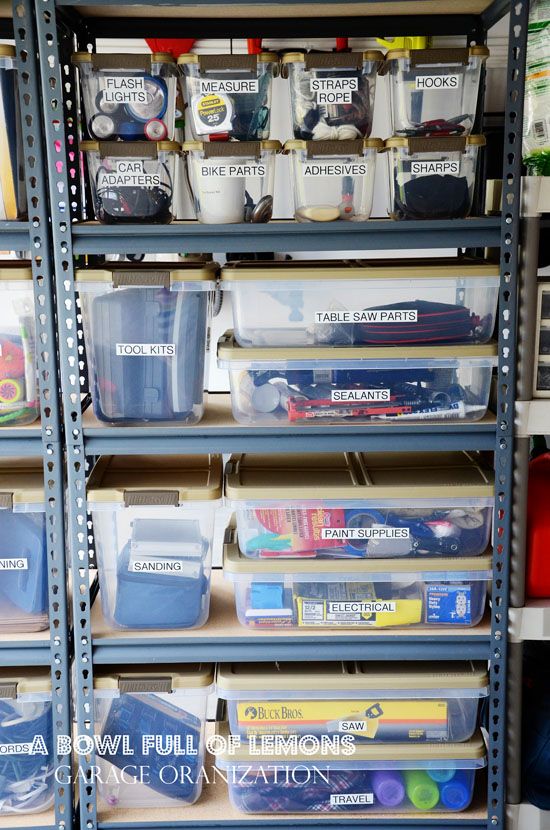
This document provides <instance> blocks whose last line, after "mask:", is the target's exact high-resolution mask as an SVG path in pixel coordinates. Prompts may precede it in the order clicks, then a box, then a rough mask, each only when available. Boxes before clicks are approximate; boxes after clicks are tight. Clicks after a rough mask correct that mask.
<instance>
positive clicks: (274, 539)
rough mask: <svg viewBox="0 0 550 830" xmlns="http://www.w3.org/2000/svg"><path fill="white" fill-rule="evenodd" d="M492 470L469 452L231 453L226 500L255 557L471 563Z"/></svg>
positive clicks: (490, 495)
mask: <svg viewBox="0 0 550 830" xmlns="http://www.w3.org/2000/svg"><path fill="white" fill-rule="evenodd" d="M494 490H495V488H494V473H493V471H492V470H489V469H487V468H486V467H484V466H482V463H481V461H480V459H478V458H477V457H476V456H475V455H470V454H468V453H461V452H447V453H364V454H362V455H356V454H355V453H320V454H318V455H314V454H312V453H305V454H304V453H300V454H299V455H295V454H286V453H285V454H281V455H279V454H278V455H252V454H245V455H235V456H232V458H231V459H230V461H229V462H228V464H227V466H226V473H225V495H226V500H227V503H228V505H229V506H230V507H231V508H232V509H233V511H234V512H235V514H236V521H237V537H238V542H239V549H240V551H241V552H242V553H243V554H244V555H245V556H247V557H249V558H252V559H273V558H277V557H282V558H285V557H286V558H288V557H292V558H300V559H310V558H315V557H319V558H323V559H327V558H328V559H330V558H340V559H354V558H369V559H380V558H388V557H391V558H394V557H398V556H399V557H400V556H424V557H425V556H435V555H441V556H478V555H480V554H482V553H483V552H484V551H485V550H486V548H487V545H488V544H489V539H490V536H491V526H492V517H493V502H494Z"/></svg>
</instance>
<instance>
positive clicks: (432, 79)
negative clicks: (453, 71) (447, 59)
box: [415, 75, 459, 90]
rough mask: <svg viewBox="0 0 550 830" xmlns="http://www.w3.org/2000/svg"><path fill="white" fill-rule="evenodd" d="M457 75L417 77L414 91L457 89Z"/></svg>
mask: <svg viewBox="0 0 550 830" xmlns="http://www.w3.org/2000/svg"><path fill="white" fill-rule="evenodd" d="M458 83H459V76H458V75H418V76H417V78H416V79H415V89H434V90H436V89H437V90H445V89H458Z"/></svg>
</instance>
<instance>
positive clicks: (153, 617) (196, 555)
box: [87, 455, 223, 629]
mask: <svg viewBox="0 0 550 830" xmlns="http://www.w3.org/2000/svg"><path fill="white" fill-rule="evenodd" d="M222 467H223V465H222V459H221V456H219V455H212V456H204V455H198V456H170V455H161V456H141V455H138V456H102V457H101V458H100V460H99V461H98V462H97V464H96V465H95V467H94V469H93V471H92V474H91V476H90V479H89V482H88V487H87V493H88V509H89V510H90V512H91V514H92V522H93V528H94V538H95V542H96V550H97V557H98V570H99V585H100V589H101V590H100V596H101V606H102V609H103V614H104V616H105V618H106V620H107V622H108V623H109V625H112V626H114V627H115V628H131V629H147V628H149V629H174V628H199V627H200V626H202V625H204V623H205V622H206V620H207V619H208V611H209V607H210V569H211V562H212V541H213V536H214V519H215V513H216V507H217V505H218V504H219V503H220V500H221V495H222Z"/></svg>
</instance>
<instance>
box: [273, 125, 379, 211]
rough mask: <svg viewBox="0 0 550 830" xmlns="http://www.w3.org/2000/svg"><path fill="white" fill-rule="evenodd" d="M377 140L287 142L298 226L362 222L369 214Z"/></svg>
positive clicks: (377, 146)
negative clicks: (301, 224) (311, 223)
mask: <svg viewBox="0 0 550 830" xmlns="http://www.w3.org/2000/svg"><path fill="white" fill-rule="evenodd" d="M383 147H384V142H383V141H382V140H381V139H380V138H365V139H361V138H358V139H352V140H350V141H337V140H336V141H298V140H294V141H287V142H286V143H285V146H284V152H285V153H286V154H288V155H289V156H290V178H291V181H292V193H293V196H294V217H295V219H297V221H298V222H334V221H338V220H346V221H351V222H362V221H363V220H365V219H368V218H369V216H370V214H371V210H372V200H373V195H374V173H375V169H376V156H377V154H378V153H379V152H380V151H381V150H382V148H383Z"/></svg>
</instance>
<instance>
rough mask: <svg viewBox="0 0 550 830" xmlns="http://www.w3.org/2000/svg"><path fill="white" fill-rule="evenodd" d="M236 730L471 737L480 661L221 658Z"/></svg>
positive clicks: (224, 694)
mask: <svg viewBox="0 0 550 830" xmlns="http://www.w3.org/2000/svg"><path fill="white" fill-rule="evenodd" d="M216 685H217V691H218V695H219V696H220V697H221V698H223V699H224V700H226V701H227V708H228V715H229V726H230V729H231V734H232V735H238V736H240V737H241V738H242V739H246V738H250V737H251V736H255V735H352V736H353V738H354V741H356V742H358V743H364V742H368V743H371V742H374V741H383V742H395V741H399V742H403V743H405V742H407V741H411V742H414V743H423V742H425V741H454V742H457V743H458V742H461V741H467V740H468V739H469V738H471V737H472V735H473V734H474V732H475V729H476V726H477V714H478V708H479V703H480V700H481V699H482V698H485V697H487V695H488V694H489V675H488V673H487V667H486V666H485V665H483V664H481V663H478V664H474V663H438V664H437V666H436V667H434V665H433V664H432V663H416V662H413V663H403V664H400V665H399V666H397V665H394V664H392V663H376V662H375V663H373V662H370V661H367V662H364V663H355V662H346V663H344V662H334V663H308V665H307V667H304V665H303V664H302V665H301V664H300V663H280V662H278V663H253V664H248V663H221V664H220V665H219V666H218V674H217V679H216Z"/></svg>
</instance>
